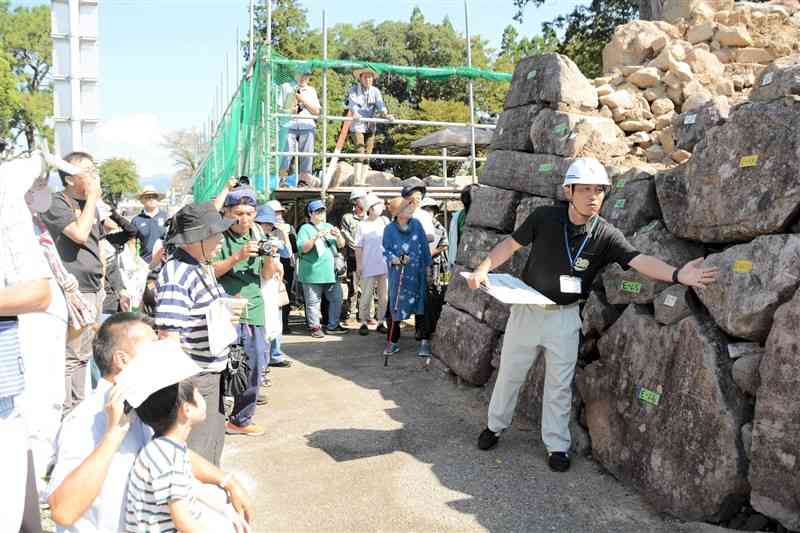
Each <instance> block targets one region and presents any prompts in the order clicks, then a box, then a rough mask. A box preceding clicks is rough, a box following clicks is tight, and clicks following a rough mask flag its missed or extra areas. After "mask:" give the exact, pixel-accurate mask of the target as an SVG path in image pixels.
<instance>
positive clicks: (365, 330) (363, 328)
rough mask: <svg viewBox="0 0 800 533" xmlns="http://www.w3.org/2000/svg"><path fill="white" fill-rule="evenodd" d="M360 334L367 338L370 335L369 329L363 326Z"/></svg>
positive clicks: (359, 330) (359, 329) (359, 331)
mask: <svg viewBox="0 0 800 533" xmlns="http://www.w3.org/2000/svg"><path fill="white" fill-rule="evenodd" d="M358 334H359V335H361V336H362V337H366V336H367V335H369V327H368V326H367V325H366V324H361V327H360V328H358Z"/></svg>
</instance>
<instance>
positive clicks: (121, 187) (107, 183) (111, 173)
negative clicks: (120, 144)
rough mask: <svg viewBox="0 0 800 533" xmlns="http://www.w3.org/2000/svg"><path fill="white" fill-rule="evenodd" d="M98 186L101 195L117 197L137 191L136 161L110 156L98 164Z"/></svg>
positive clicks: (137, 174)
mask: <svg viewBox="0 0 800 533" xmlns="http://www.w3.org/2000/svg"><path fill="white" fill-rule="evenodd" d="M98 170H99V171H100V188H101V189H102V190H103V196H111V197H117V198H118V197H119V196H120V195H122V194H123V193H131V192H132V193H135V192H138V191H139V173H138V172H137V171H136V163H134V162H133V161H131V160H130V159H125V158H123V157H112V158H111V159H106V160H105V161H103V162H102V163H101V164H100V168H99V169H98Z"/></svg>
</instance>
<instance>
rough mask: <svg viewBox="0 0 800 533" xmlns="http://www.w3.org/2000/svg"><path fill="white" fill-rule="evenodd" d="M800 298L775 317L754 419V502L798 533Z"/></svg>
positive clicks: (762, 368) (755, 505) (799, 487)
mask: <svg viewBox="0 0 800 533" xmlns="http://www.w3.org/2000/svg"><path fill="white" fill-rule="evenodd" d="M798 331H800V293H798V294H795V295H794V298H792V299H791V300H790V301H789V302H788V303H785V304H784V305H782V306H781V307H780V308H779V309H778V311H776V313H775V318H774V322H773V326H772V331H771V332H770V334H769V338H768V339H767V345H766V348H767V351H766V354H765V355H764V357H763V358H762V360H761V367H760V372H759V373H760V375H761V386H760V387H759V389H758V394H757V395H756V408H755V415H754V418H753V445H752V452H751V455H752V461H751V463H750V484H751V486H752V492H751V494H750V503H751V504H752V506H753V508H754V509H756V510H757V511H759V512H761V513H763V514H765V515H767V516H770V517H772V518H774V519H776V520H778V521H779V522H780V523H781V524H783V526H784V527H786V528H787V529H789V530H792V531H798V530H800V500H798V498H797V495H798V494H800V457H798V455H800V452H798V448H797V443H798V442H800V417H799V415H798V413H799V411H798V408H797V406H798V405H800V387H798V386H797V384H798V383H800V348H799V347H798V342H797V332H798Z"/></svg>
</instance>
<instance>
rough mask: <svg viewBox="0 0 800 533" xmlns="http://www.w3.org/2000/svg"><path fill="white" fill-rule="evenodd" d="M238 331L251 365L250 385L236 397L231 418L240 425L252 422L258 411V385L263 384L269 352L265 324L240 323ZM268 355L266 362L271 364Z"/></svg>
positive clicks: (237, 327)
mask: <svg viewBox="0 0 800 533" xmlns="http://www.w3.org/2000/svg"><path fill="white" fill-rule="evenodd" d="M236 331H237V333H238V334H239V341H241V343H242V344H243V345H244V351H245V353H246V354H247V362H248V364H249V365H250V386H249V387H247V390H245V391H244V392H243V393H242V394H240V395H239V396H237V397H236V398H235V399H234V403H233V413H231V417H230V420H231V422H233V423H234V424H236V425H237V426H240V427H244V426H247V425H249V424H250V422H251V421H252V419H253V415H254V414H255V412H256V398H257V397H258V387H259V385H260V384H261V371H262V370H263V369H264V368H266V366H262V365H264V364H265V363H264V361H265V354H268V352H267V339H266V336H265V335H264V327H263V326H253V325H250V324H238V325H237V326H236ZM268 357H269V356H268V355H267V356H266V364H269V359H268Z"/></svg>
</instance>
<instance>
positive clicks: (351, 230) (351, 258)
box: [339, 189, 369, 325]
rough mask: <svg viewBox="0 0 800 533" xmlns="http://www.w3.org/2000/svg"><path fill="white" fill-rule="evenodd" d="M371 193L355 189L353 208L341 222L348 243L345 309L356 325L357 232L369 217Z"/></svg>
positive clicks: (357, 281) (357, 285)
mask: <svg viewBox="0 0 800 533" xmlns="http://www.w3.org/2000/svg"><path fill="white" fill-rule="evenodd" d="M367 194H369V190H368V189H354V190H353V192H351V193H350V204H351V205H352V210H351V211H350V212H349V213H345V214H344V215H343V216H342V221H341V223H340V224H339V226H340V228H339V230H340V231H341V232H342V237H344V240H345V242H346V243H347V249H346V250H345V259H347V284H348V288H349V290H348V291H347V292H348V298H347V301H348V305H347V306H346V307H344V308H343V309H345V310H346V313H347V321H348V322H350V325H355V324H354V321H356V320H357V318H358V292H359V283H360V279H359V275H358V271H357V269H356V233H357V231H358V225H359V224H361V222H363V221H364V220H366V218H367V210H366V209H365V208H364V201H365V200H366V198H367Z"/></svg>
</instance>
